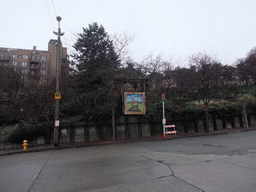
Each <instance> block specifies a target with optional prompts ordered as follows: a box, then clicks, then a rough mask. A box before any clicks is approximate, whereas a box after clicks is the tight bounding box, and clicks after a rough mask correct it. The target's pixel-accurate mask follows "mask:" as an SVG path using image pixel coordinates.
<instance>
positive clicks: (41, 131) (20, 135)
mask: <svg viewBox="0 0 256 192" xmlns="http://www.w3.org/2000/svg"><path fill="white" fill-rule="evenodd" d="M47 130H48V126H47V125H46V124H41V125H25V124H20V125H19V126H17V127H16V129H15V130H12V132H11V133H10V134H9V135H8V137H7V138H6V140H7V142H10V143H17V144H21V143H23V141H24V140H27V141H33V140H35V139H36V138H38V137H44V138H45V137H46V135H47Z"/></svg>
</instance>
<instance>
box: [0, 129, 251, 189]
mask: <svg viewBox="0 0 256 192" xmlns="http://www.w3.org/2000/svg"><path fill="white" fill-rule="evenodd" d="M255 140H256V131H255V130H254V131H246V132H241V133H233V134H223V135H208V136H200V137H188V138H177V139H167V140H162V141H147V142H136V143H120V144H109V145H102V146H91V147H80V148H69V149H61V150H58V149H56V150H49V151H41V152H33V153H22V154H13V155H5V156H0V162H1V164H0V172H1V174H0V191H1V192H2V191H3V192H11V191H19V192H23V191H30V192H39V191H42V192H43V191H47V192H49V191H62V192H63V191H70V192H71V191H72V192H74V191H143V192H145V191H192V192H193V191H206V192H208V191H209V192H210V191H222V192H223V191H232V192H235V191H239V192H240V191H255V190H256V142H255Z"/></svg>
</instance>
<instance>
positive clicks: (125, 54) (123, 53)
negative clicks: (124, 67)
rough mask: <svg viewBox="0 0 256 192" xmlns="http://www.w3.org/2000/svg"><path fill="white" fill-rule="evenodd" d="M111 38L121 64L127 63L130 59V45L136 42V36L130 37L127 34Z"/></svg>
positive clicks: (116, 34) (115, 35) (115, 34)
mask: <svg viewBox="0 0 256 192" xmlns="http://www.w3.org/2000/svg"><path fill="white" fill-rule="evenodd" d="M110 38H111V40H112V42H113V45H114V48H115V52H116V54H117V55H118V58H119V59H120V60H121V63H123V62H125V61H126V60H127V58H129V49H128V45H129V44H130V43H131V42H132V41H133V40H134V38H135V35H129V34H128V33H127V32H125V33H123V34H118V33H114V35H112V36H110Z"/></svg>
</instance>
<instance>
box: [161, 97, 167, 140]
mask: <svg viewBox="0 0 256 192" xmlns="http://www.w3.org/2000/svg"><path fill="white" fill-rule="evenodd" d="M161 97H162V101H163V137H166V135H165V124H166V119H165V112H164V100H165V94H162V96H161Z"/></svg>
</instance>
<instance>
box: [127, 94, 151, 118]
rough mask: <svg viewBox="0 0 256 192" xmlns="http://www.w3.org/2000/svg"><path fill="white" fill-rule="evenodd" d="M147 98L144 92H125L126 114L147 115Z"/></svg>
mask: <svg viewBox="0 0 256 192" xmlns="http://www.w3.org/2000/svg"><path fill="white" fill-rule="evenodd" d="M145 103H146V96H145V93H144V92H124V114H126V115H144V114H146V105H145Z"/></svg>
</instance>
